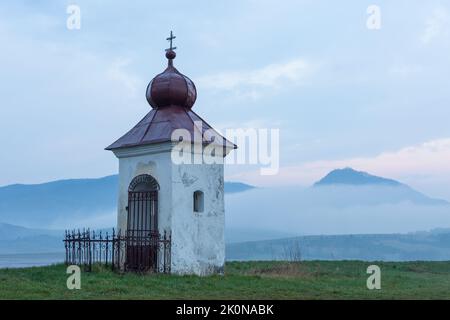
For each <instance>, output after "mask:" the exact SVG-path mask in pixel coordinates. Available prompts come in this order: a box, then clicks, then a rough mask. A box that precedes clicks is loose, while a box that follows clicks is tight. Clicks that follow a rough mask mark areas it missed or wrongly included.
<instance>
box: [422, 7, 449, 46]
mask: <svg viewBox="0 0 450 320" xmlns="http://www.w3.org/2000/svg"><path fill="white" fill-rule="evenodd" d="M449 25H450V14H449V12H448V11H447V9H446V8H444V7H438V8H436V9H434V11H433V13H432V14H431V16H429V17H428V18H427V20H426V21H425V30H424V31H423V33H422V35H421V36H420V40H421V41H422V43H423V44H429V43H431V42H432V41H433V40H434V39H436V38H438V37H439V36H441V35H444V34H447V33H448V30H449Z"/></svg>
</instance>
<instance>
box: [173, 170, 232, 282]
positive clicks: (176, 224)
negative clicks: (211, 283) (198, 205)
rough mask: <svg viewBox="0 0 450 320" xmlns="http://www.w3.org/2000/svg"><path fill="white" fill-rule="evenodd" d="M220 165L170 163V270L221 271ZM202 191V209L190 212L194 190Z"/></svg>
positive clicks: (204, 272)
mask: <svg viewBox="0 0 450 320" xmlns="http://www.w3.org/2000/svg"><path fill="white" fill-rule="evenodd" d="M223 183H224V182H223V165H221V164H211V165H209V164H192V165H189V164H181V165H173V167H172V185H173V189H172V203H173V207H172V271H173V272H175V273H179V274H199V275H208V274H213V273H223V266H224V262H225V239H224V227H225V209H224V193H223V192H224V191H223V190H224V189H223ZM197 190H200V191H203V193H204V210H203V212H194V209H193V207H194V192H195V191H197Z"/></svg>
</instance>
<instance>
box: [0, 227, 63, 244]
mask: <svg viewBox="0 0 450 320" xmlns="http://www.w3.org/2000/svg"><path fill="white" fill-rule="evenodd" d="M62 234H64V232H63V231H59V230H47V229H31V228H25V227H20V226H16V225H12V224H8V223H0V241H9V240H18V239H24V238H29V237H36V236H57V237H61V235H62Z"/></svg>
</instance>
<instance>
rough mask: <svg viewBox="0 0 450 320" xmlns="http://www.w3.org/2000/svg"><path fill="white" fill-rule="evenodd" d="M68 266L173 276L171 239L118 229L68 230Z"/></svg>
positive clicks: (143, 232)
mask: <svg viewBox="0 0 450 320" xmlns="http://www.w3.org/2000/svg"><path fill="white" fill-rule="evenodd" d="M64 246H65V249H66V256H65V263H66V264H67V265H72V264H73V265H79V266H81V267H83V268H84V270H85V271H92V267H93V266H94V265H103V266H106V267H110V268H111V269H112V270H116V271H135V272H158V273H170V264H171V262H170V251H171V250H170V249H171V236H170V235H169V234H167V232H165V231H164V233H163V235H161V234H160V233H159V232H155V231H151V232H146V231H145V230H127V231H126V232H125V233H123V234H122V232H121V231H120V230H119V231H118V232H116V231H115V229H113V230H112V232H101V231H100V232H98V231H97V232H96V231H91V230H89V229H87V230H86V229H84V230H70V231H69V230H67V231H66V232H65V238H64Z"/></svg>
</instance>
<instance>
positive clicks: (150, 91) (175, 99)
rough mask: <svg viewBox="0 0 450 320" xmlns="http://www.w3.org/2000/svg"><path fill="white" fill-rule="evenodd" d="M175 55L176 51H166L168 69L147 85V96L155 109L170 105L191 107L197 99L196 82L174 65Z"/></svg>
mask: <svg viewBox="0 0 450 320" xmlns="http://www.w3.org/2000/svg"><path fill="white" fill-rule="evenodd" d="M175 57H176V53H175V51H173V50H169V51H167V52H166V58H167V59H168V60H169V64H168V67H167V69H166V70H164V72H163V73H160V74H158V75H157V76H156V77H155V78H153V80H152V81H150V83H149V84H148V86H147V92H146V98H147V101H148V103H149V104H150V105H151V106H152V108H154V109H156V108H163V107H170V106H178V107H184V108H187V109H191V108H192V106H193V105H194V103H195V100H196V99H197V89H196V88H195V84H194V82H192V80H191V79H189V78H188V77H187V76H185V75H183V74H182V73H180V72H179V71H178V70H177V69H176V68H175V67H174V66H173V59H175Z"/></svg>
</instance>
